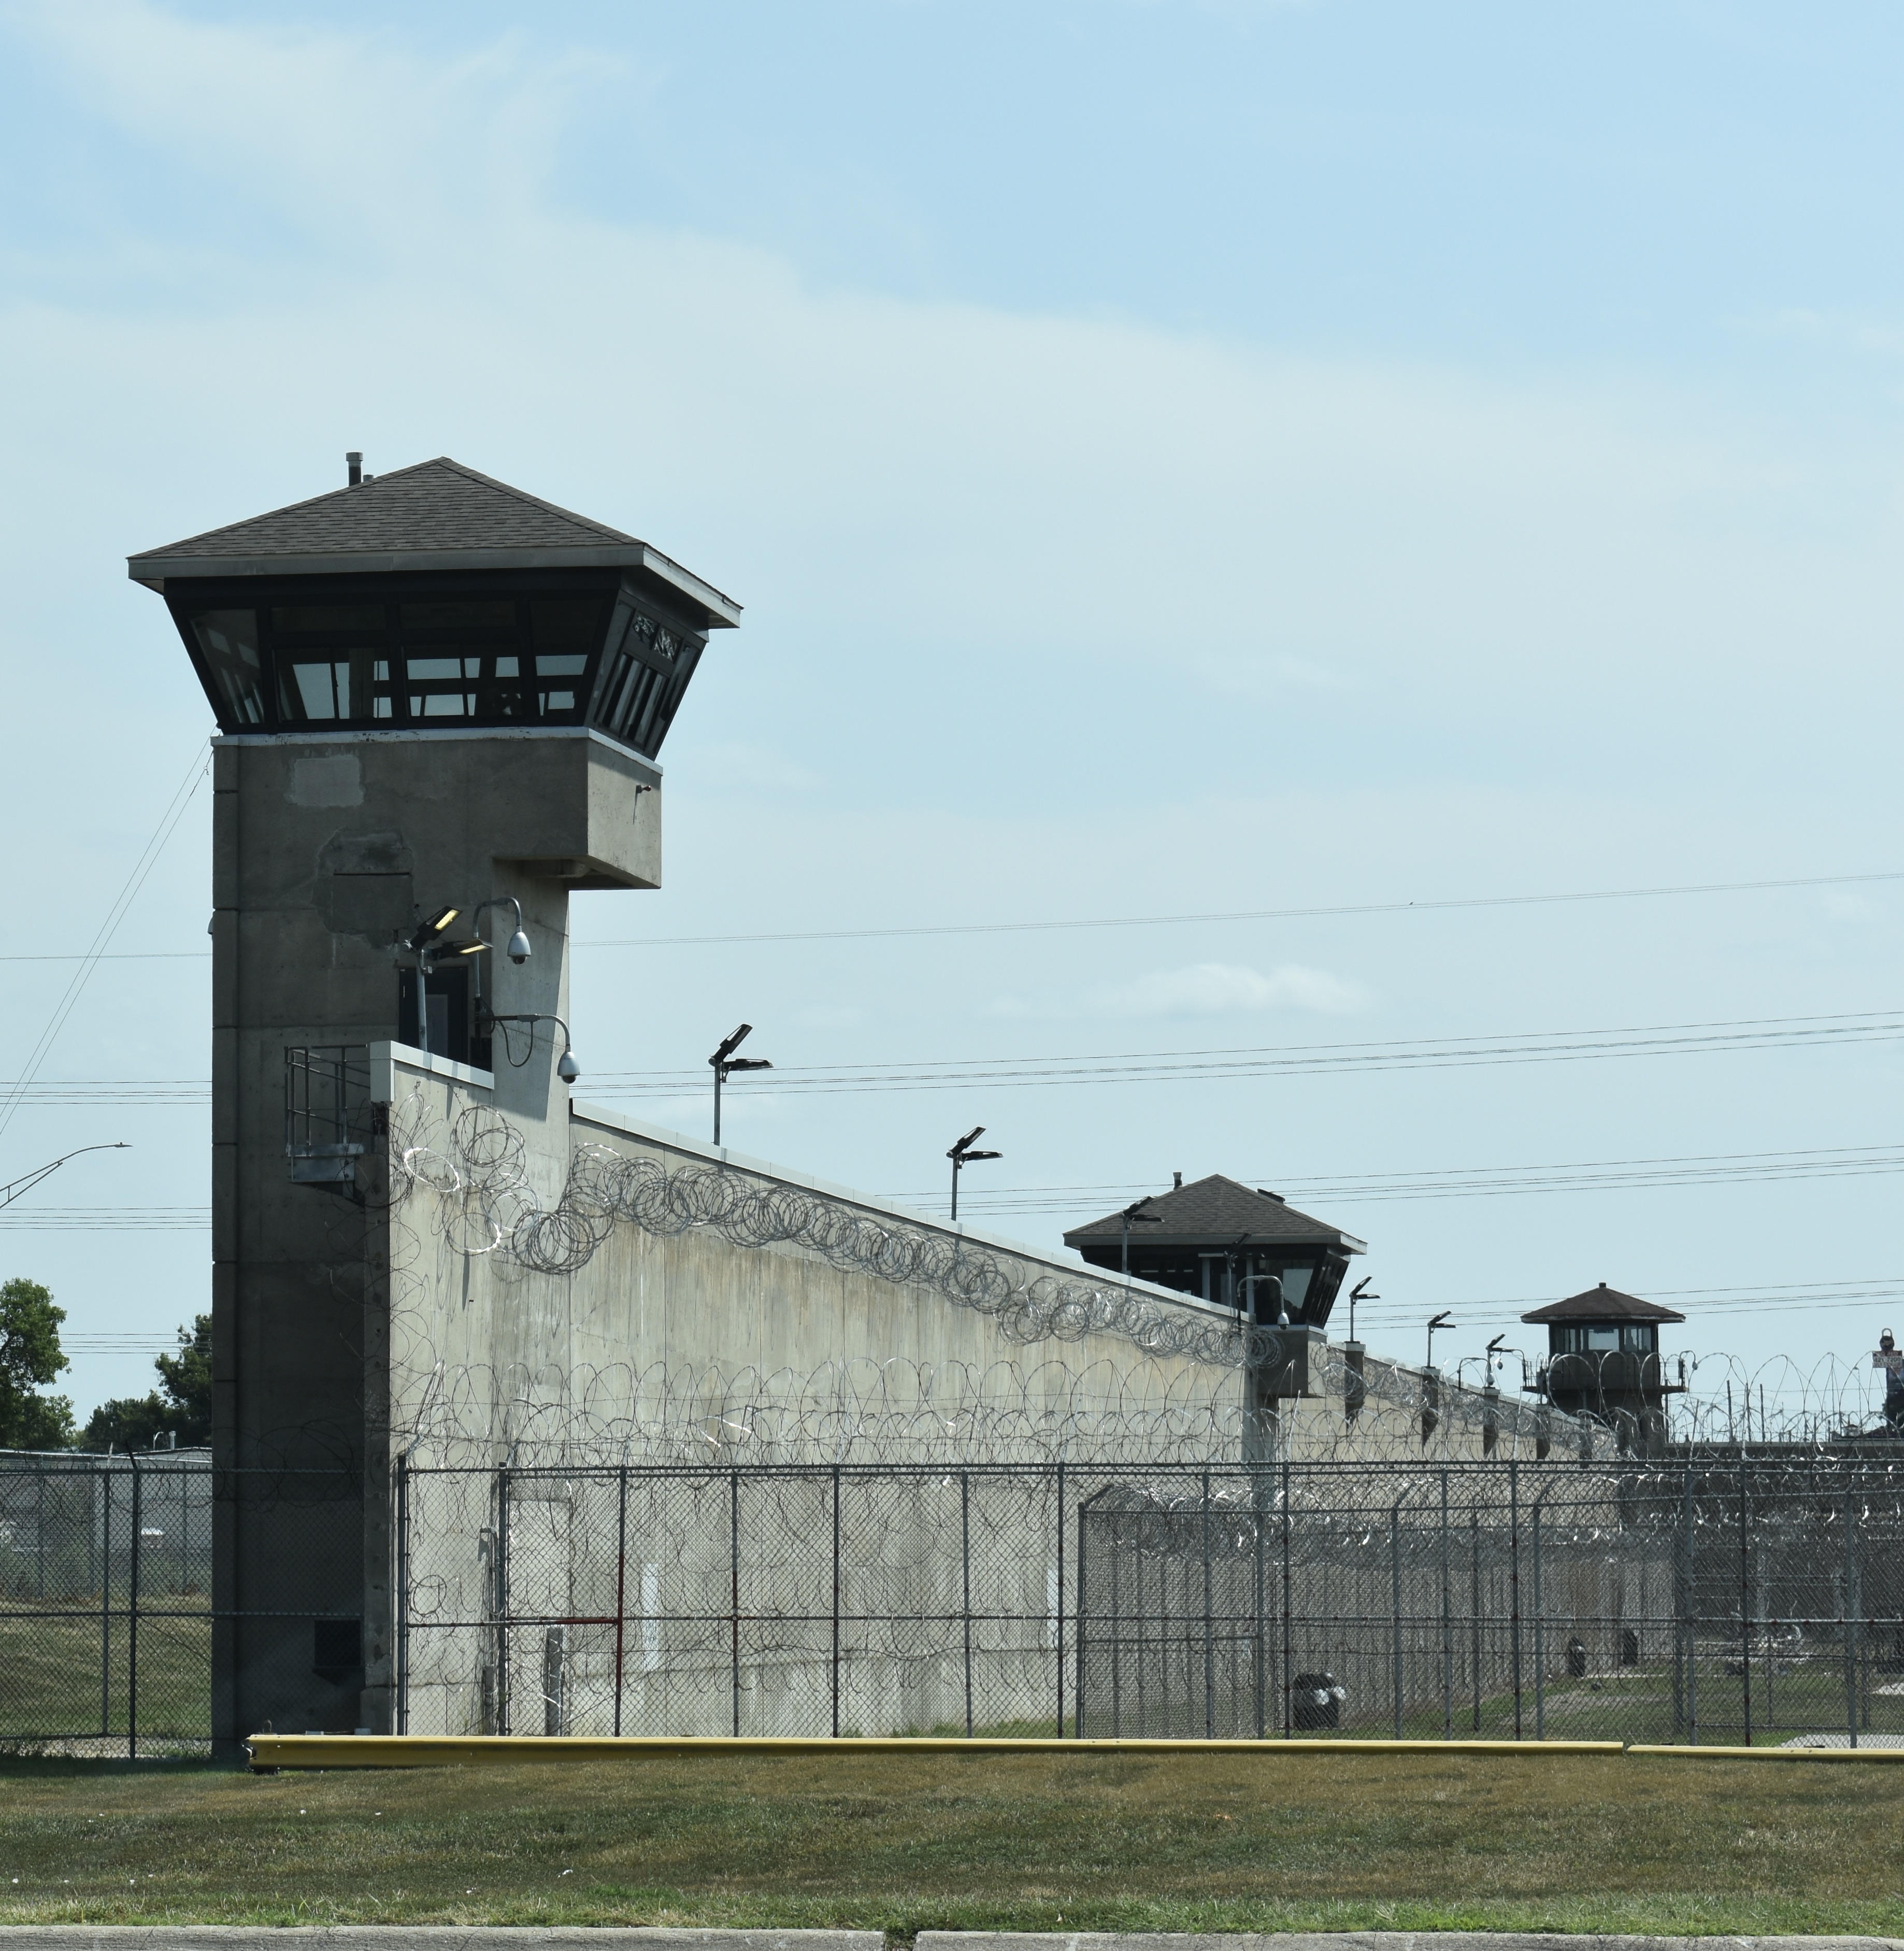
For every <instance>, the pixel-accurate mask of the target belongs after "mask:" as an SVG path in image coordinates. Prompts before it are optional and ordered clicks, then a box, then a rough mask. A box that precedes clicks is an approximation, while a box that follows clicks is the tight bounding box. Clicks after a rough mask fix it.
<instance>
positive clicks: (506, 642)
mask: <svg viewBox="0 0 1904 1951" xmlns="http://www.w3.org/2000/svg"><path fill="white" fill-rule="evenodd" d="M349 463H350V466H349V485H348V486H347V487H345V488H344V489H340V490H339V491H338V492H336V493H333V494H329V495H320V496H319V497H318V498H317V499H315V500H314V501H303V502H300V503H298V504H296V505H295V506H294V507H288V508H281V509H279V510H276V512H275V513H273V514H266V515H260V516H257V517H254V518H253V519H251V520H248V521H243V522H239V523H234V524H233V525H232V526H230V527H229V528H223V529H214V530H212V531H211V532H209V533H208V534H205V535H195V536H193V537H192V538H191V539H190V540H189V541H186V542H176V543H174V544H173V545H171V546H170V548H160V549H153V550H150V551H147V552H146V553H145V554H141V555H136V556H133V557H132V558H131V559H130V571H131V574H132V576H133V579H134V580H135V581H136V582H142V583H143V584H145V585H146V586H147V587H148V588H151V589H154V590H156V591H158V592H159V593H160V594H161V595H162V596H163V597H164V599H165V602H166V604H167V607H168V609H169V610H170V612H171V613H172V617H173V621H174V622H175V623H176V625H177V626H178V629H179V635H181V636H182V637H183V639H184V641H185V647H186V651H187V653H188V654H189V656H190V657H191V660H192V666H193V667H194V669H195V670H196V672H197V673H198V679H199V681H200V682H201V684H202V685H204V691H205V695H206V697H207V698H208V700H209V701H210V702H211V708H212V710H213V711H214V713H215V714H216V716H217V721H218V736H217V739H216V741H214V742H215V748H216V750H215V759H214V781H215V788H216V802H215V811H214V869H213V888H212V902H213V910H214V912H213V917H212V929H211V932H212V942H213V969H212V982H213V1004H212V1014H213V1029H212V1107H213V1110H212V1120H213V1131H212V1141H213V1172H212V1256H213V1293H212V1318H213V1338H212V1347H213V1363H214V1416H213V1431H214V1433H213V1439H212V1443H213V1451H214V1459H215V1462H216V1463H217V1466H218V1468H219V1470H220V1490H219V1500H218V1503H217V1519H216V1523H217V1531H216V1534H215V1547H214V1550H215V1562H216V1568H217V1569H216V1574H215V1579H214V1595H213V1597H214V1612H215V1614H216V1615H217V1617H216V1619H215V1622H214V1640H213V1728H214V1737H216V1739H217V1740H218V1741H219V1742H220V1743H221V1744H223V1745H224V1746H225V1747H226V1752H229V1751H230V1749H229V1744H230V1743H233V1742H235V1741H236V1740H239V1739H242V1737H243V1736H244V1735H245V1734H248V1733H249V1732H251V1731H253V1730H254V1729H256V1728H261V1727H264V1726H268V1725H273V1724H275V1725H276V1727H277V1728H279V1730H280V1731H282V1730H283V1729H285V1728H299V1729H301V1728H307V1727H317V1728H334V1727H337V1726H339V1725H342V1726H344V1727H345V1728H348V1727H349V1726H351V1725H353V1724H354V1723H355V1722H356V1719H357V1715H358V1714H359V1713H360V1712H363V1713H364V1715H365V1717H366V1718H368V1719H370V1720H371V1721H372V1722H373V1723H374V1722H376V1720H377V1718H378V1710H376V1709H373V1707H372V1706H371V1703H372V1702H373V1700H376V1699H379V1698H380V1696H379V1693H378V1684H379V1683H378V1681H377V1678H376V1676H378V1675H383V1676H385V1678H387V1675H388V1672H389V1660H390V1657H391V1655H390V1649H389V1647H387V1646H385V1645H382V1644H373V1643H370V1642H371V1641H375V1640H377V1639H378V1637H379V1629H377V1628H375V1627H374V1626H373V1631H372V1632H371V1634H370V1636H369V1640H367V1637H366V1635H365V1634H364V1628H363V1622H364V1620H365V1619H367V1618H368V1619H371V1620H373V1622H374V1621H376V1620H377V1619H388V1618H389V1610H390V1608H389V1590H388V1587H389V1580H390V1576H391V1574H390V1568H389V1559H390V1540H389V1537H388V1536H387V1535H385V1534H383V1533H382V1532H381V1531H379V1529H378V1528H377V1526H376V1525H375V1524H367V1522H366V1511H367V1509H379V1508H381V1507H382V1506H381V1505H380V1503H379V1497H378V1495H377V1494H376V1486H377V1485H378V1484H381V1483H382V1482H384V1481H386V1480H387V1478H388V1474H389V1468H390V1462H391V1459H390V1458H389V1454H388V1449H389V1444H388V1431H387V1426H386V1425H387V1417H386V1413H385V1409H384V1406H383V1400H382V1394H381V1392H380V1391H379V1390H377V1389H374V1388H367V1384H366V1376H367V1372H372V1371H373V1369H374V1366H375V1364H376V1362H377V1360H378V1359H379V1348H378V1347H377V1342H378V1338H379V1335H380V1334H385V1333H387V1325H388V1324H387V1311H386V1310H383V1309H381V1308H380V1307H379V1306H378V1305H377V1304H376V1296H375V1295H374V1294H371V1293H369V1292H367V1288H369V1287H370V1285H372V1284H373V1281H372V1276H371V1275H370V1274H369V1273H368V1272H367V1266H369V1265H370V1262H369V1261H368V1260H367V1253H366V1244H365V1242H366V1238H367V1235H366V1225H365V1221H364V1217H363V1215H362V1208H361V1203H360V1202H361V1200H362V1199H363V1198H364V1191H363V1189H362V1188H361V1186H360V1185H359V1184H358V1182H357V1172H356V1160H357V1157H359V1156H361V1154H362V1153H364V1151H365V1150H367V1147H366V1146H365V1145H364V1144H363V1143H362V1142H361V1141H362V1140H363V1139H364V1138H365V1137H367V1135H369V1128H370V1121H371V1120H373V1119H375V1118H376V1117H377V1116H381V1115H382V1114H383V1107H382V1106H380V1105H379V1106H373V1105H371V1104H370V1103H368V1102H367V1097H368V1095H369V1094H368V1092H367V1089H366V1087H365V1080H364V1078H363V1077H362V1076H361V1075H356V1074H354V1072H352V1069H351V1063H350V1057H349V1054H350V1053H351V1052H354V1053H355V1054H356V1057H357V1060H358V1061H359V1063H361V1061H362V1060H363V1058H364V1054H365V1048H366V1047H367V1046H370V1045H373V1044H379V1043H384V1044H389V1043H392V1042H395V1043H398V1044H407V1045H410V1046H413V1047H417V1048H420V1049H421V1050H424V1051H426V1052H427V1053H429V1056H430V1057H431V1059H432V1060H434V1061H436V1062H438V1063H442V1064H445V1065H449V1066H460V1067H463V1068H464V1069H465V1070H466V1071H467V1070H470V1069H473V1070H476V1071H480V1072H488V1071H489V1070H490V1069H491V1063H492V1044H493V1045H494V1046H495V1063H494V1072H495V1085H494V1090H495V1100H494V1101H495V1103H496V1105H497V1107H498V1109H500V1110H503V1111H504V1112H506V1113H507V1114H508V1115H509V1116H510V1118H511V1119H513V1120H514V1121H515V1122H517V1124H518V1125H522V1124H528V1125H543V1124H545V1123H548V1122H550V1121H558V1122H561V1123H562V1124H563V1125H566V1123H567V1118H568V1104H567V1086H568V1082H569V1080H570V1078H571V1077H572V1076H573V1074H574V1063H573V1058H572V1057H570V1055H569V1054H568V1032H567V1021H568V988H569V963H568V940H569V934H568V913H569V891H570V889H571V888H653V887H656V886H657V885H659V884H660V879H661V805H660V798H661V796H660V783H661V775H660V768H659V767H658V766H657V764H656V763H655V760H656V755H657V754H658V752H659V751H660V748H661V742H662V741H663V738H665V737H666V735H667V730H668V727H669V725H670V723H671V722H672V720H673V717H674V715H675V713H676V710H678V709H679V706H680V704H681V700H682V695H683V693H684V692H685V690H686V688H687V686H688V681H689V679H691V676H693V673H694V666H695V663H696V662H697V660H698V659H699V657H700V656H701V651H702V649H703V648H704V645H705V644H706V641H707V635H708V633H709V632H710V631H712V630H715V629H727V628H731V627H732V626H734V625H735V624H736V623H738V621H739V617H740V610H739V606H738V604H735V603H733V602H732V601H729V598H726V596H723V595H722V594H721V593H720V592H719V591H718V590H716V589H715V588H713V587H712V586H711V585H709V584H707V583H705V582H702V581H701V579H700V578H699V577H698V576H694V575H692V574H691V573H689V572H688V570H685V569H683V568H682V567H680V565H679V563H675V562H672V561H670V560H669V559H668V557H666V556H664V555H663V554H660V552H659V551H657V550H655V549H653V548H650V547H649V546H648V545H647V544H646V543H645V542H639V541H637V540H636V539H635V538H634V537H633V536H632V535H623V534H622V533H621V532H620V531H618V530H616V529H611V528H608V527H606V526H604V525H603V524H602V523H599V522H594V521H590V520H587V519H586V518H585V517H582V516H579V515H574V514H569V513H568V512H567V510H563V509H561V508H558V507H554V506H552V505H551V504H550V503H548V502H546V501H538V500H537V499H536V498H535V497H534V496H533V495H526V494H523V492H521V491H520V490H519V489H514V488H510V487H508V486H506V485H504V483H502V482H499V481H494V480H492V479H489V478H488V476H486V475H482V474H479V473H476V471H475V470H473V469H471V468H468V467H464V466H462V465H461V464H460V463H458V462H457V461H454V460H431V461H426V462H424V463H423V464H420V466H417V467H407V468H404V469H403V470H400V471H399V472H398V473H392V474H386V475H384V476H381V477H380V478H377V479H372V478H371V477H370V476H365V475H364V474H363V473H361V464H360V462H359V457H357V456H356V455H354V454H353V455H351V456H350V457H349ZM488 944H495V952H494V953H489V952H487V951H488ZM483 1081H484V1082H485V1083H487V1082H488V1079H487V1078H486V1077H485V1079H484V1080H483ZM566 1142H567V1140H566V1135H564V1137H563V1144H564V1146H566ZM559 1189H560V1188H559V1185H557V1186H556V1187H554V1188H551V1193H552V1192H553V1191H559ZM367 1303H369V1304H367ZM367 1403H369V1404H370V1408H369V1409H368V1412H367ZM367 1491H369V1492H370V1494H369V1495H367ZM294 1520H295V1521H294ZM373 1588H377V1589H374V1590H373ZM240 1614H242V1615H245V1616H243V1617H242V1618H240V1617H238V1616H236V1615H240ZM367 1672H368V1674H369V1675H370V1678H367Z"/></svg>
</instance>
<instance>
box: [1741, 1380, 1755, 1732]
mask: <svg viewBox="0 0 1904 1951" xmlns="http://www.w3.org/2000/svg"><path fill="white" fill-rule="evenodd" d="M1750 1406H1751V1404H1750V1399H1749V1398H1748V1399H1747V1403H1746V1408H1747V1410H1748V1413H1749V1409H1750ZM1751 1495H1752V1494H1751V1489H1750V1487H1749V1484H1748V1483H1747V1481H1746V1453H1745V1446H1744V1444H1740V1446H1739V1686H1740V1695H1741V1698H1742V1700H1743V1703H1744V1707H1745V1744H1746V1747H1751V1745H1752V1503H1751Z"/></svg>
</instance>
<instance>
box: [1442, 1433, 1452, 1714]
mask: <svg viewBox="0 0 1904 1951" xmlns="http://www.w3.org/2000/svg"><path fill="white" fill-rule="evenodd" d="M1450 1576H1451V1575H1450V1569H1449V1565H1448V1466H1447V1465H1446V1464H1445V1463H1444V1464H1443V1465H1442V1466H1441V1738H1442V1740H1444V1741H1451V1740H1453V1739H1454V1590H1453V1586H1452V1585H1451V1584H1450Z"/></svg>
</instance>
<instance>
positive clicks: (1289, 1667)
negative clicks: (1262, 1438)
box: [1282, 1447, 1296, 1741]
mask: <svg viewBox="0 0 1904 1951" xmlns="http://www.w3.org/2000/svg"><path fill="white" fill-rule="evenodd" d="M1290 1495H1291V1487H1290V1481H1289V1451H1288V1448H1287V1447H1285V1448H1284V1450H1283V1453H1282V1737H1283V1739H1284V1740H1285V1741H1286V1740H1289V1739H1290V1737H1291V1736H1292V1735H1293V1734H1294V1733H1295V1729H1294V1727H1293V1726H1292V1725H1291V1721H1290V1715H1291V1709H1292V1708H1293V1707H1294V1705H1295V1700H1294V1686H1295V1672H1296V1668H1295V1665H1294V1659H1295V1653H1294V1647H1293V1645H1292V1644H1291V1639H1290V1612H1291V1605H1292V1603H1293V1594H1292V1588H1291V1578H1290V1566H1289V1556H1290V1553H1289V1546H1290V1537H1289V1525H1290V1508H1289V1506H1290Z"/></svg>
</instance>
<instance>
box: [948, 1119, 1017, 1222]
mask: <svg viewBox="0 0 1904 1951" xmlns="http://www.w3.org/2000/svg"><path fill="white" fill-rule="evenodd" d="M984 1136H985V1126H984V1125H973V1126H972V1128H971V1130H970V1131H969V1132H966V1135H965V1136H964V1137H963V1138H961V1139H960V1141H959V1142H958V1143H957V1144H956V1145H954V1147H952V1149H951V1150H950V1151H949V1152H947V1153H946V1157H947V1158H949V1159H950V1160H951V1161H952V1223H953V1225H955V1226H956V1225H957V1224H958V1223H959V1174H960V1172H963V1171H964V1169H966V1166H969V1165H976V1164H977V1163H978V1162H979V1160H981V1159H995V1158H1003V1157H1004V1156H1005V1154H1004V1153H1003V1152H975V1151H974V1150H972V1147H973V1146H974V1145H975V1144H977V1143H978V1141H979V1140H980V1139H981V1138H983V1137H984Z"/></svg>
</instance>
